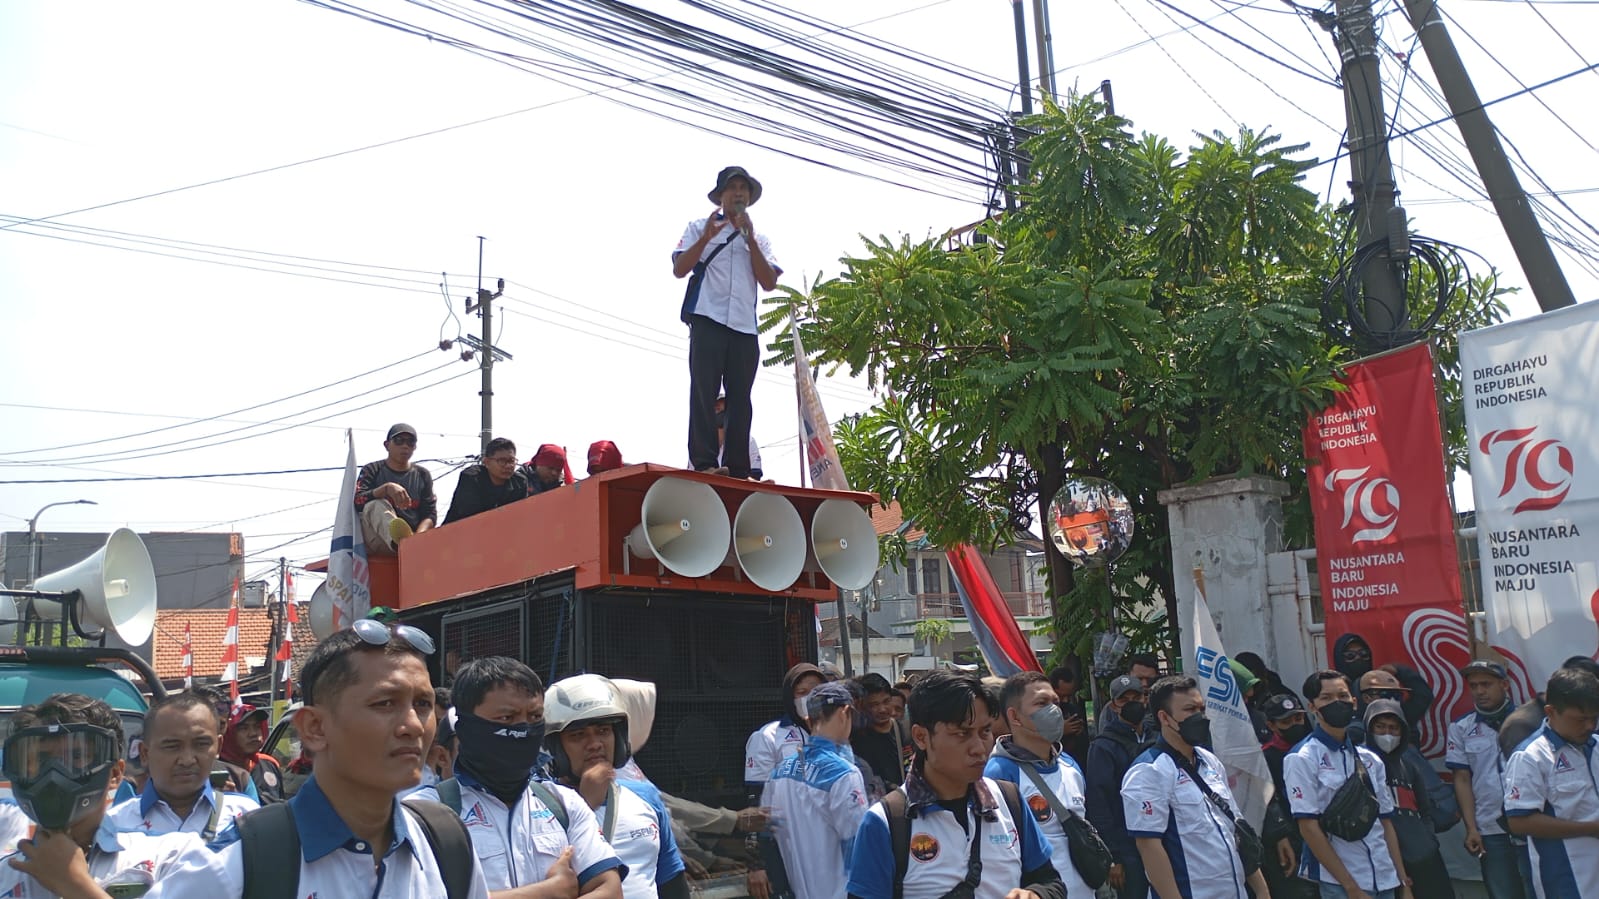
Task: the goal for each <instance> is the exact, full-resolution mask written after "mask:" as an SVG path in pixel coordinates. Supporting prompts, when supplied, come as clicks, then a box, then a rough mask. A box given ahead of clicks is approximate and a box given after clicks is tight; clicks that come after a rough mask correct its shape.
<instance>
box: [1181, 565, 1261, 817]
mask: <svg viewBox="0 0 1599 899" xmlns="http://www.w3.org/2000/svg"><path fill="white" fill-rule="evenodd" d="M1194 581H1195V584H1194V586H1195V590H1194V631H1193V638H1194V666H1193V669H1192V670H1193V672H1194V680H1197V681H1199V690H1200V692H1201V693H1203V694H1204V695H1205V711H1206V713H1207V714H1208V715H1209V716H1210V750H1211V751H1212V752H1214V753H1216V757H1217V758H1219V759H1221V762H1222V764H1223V765H1225V766H1226V768H1227V786H1228V788H1229V789H1231V790H1232V794H1233V798H1234V799H1236V800H1237V801H1238V806H1239V807H1238V808H1237V809H1235V810H1234V811H1237V812H1238V813H1240V814H1242V815H1243V816H1244V817H1245V818H1246V819H1247V820H1248V821H1249V823H1250V824H1251V825H1252V826H1253V827H1254V828H1255V832H1256V833H1260V826H1261V822H1262V821H1264V820H1265V818H1266V804H1267V803H1268V802H1270V801H1271V796H1272V794H1273V793H1274V792H1276V788H1275V787H1274V786H1273V785H1272V780H1271V769H1270V768H1268V767H1266V756H1265V754H1264V753H1262V752H1261V749H1260V740H1259V739H1258V738H1257V737H1256V736H1255V726H1254V724H1252V723H1250V720H1249V709H1248V707H1247V706H1246V705H1245V704H1244V691H1243V689H1242V688H1241V687H1240V686H1239V683H1238V681H1237V679H1235V678H1234V677H1233V670H1232V669H1231V668H1230V667H1228V665H1227V658H1228V656H1227V650H1226V649H1224V648H1222V645H1221V635H1220V634H1218V633H1217V632H1216V622H1215V621H1214V620H1212V619H1211V617H1210V604H1209V603H1208V602H1206V601H1205V587H1204V582H1203V579H1202V578H1201V577H1200V576H1199V573H1198V571H1197V569H1196V571H1195V577H1194Z"/></svg>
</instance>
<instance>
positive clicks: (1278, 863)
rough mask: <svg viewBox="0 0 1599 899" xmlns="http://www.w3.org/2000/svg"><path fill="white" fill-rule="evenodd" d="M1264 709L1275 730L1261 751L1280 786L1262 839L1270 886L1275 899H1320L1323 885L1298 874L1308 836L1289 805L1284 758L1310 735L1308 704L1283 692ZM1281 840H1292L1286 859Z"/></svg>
mask: <svg viewBox="0 0 1599 899" xmlns="http://www.w3.org/2000/svg"><path fill="white" fill-rule="evenodd" d="M1261 709H1262V711H1263V712H1264V714H1265V716H1266V729H1267V730H1269V731H1271V738H1270V739H1269V740H1267V741H1266V742H1265V744H1263V745H1262V746H1261V748H1260V749H1261V754H1262V755H1264V756H1265V757H1266V767H1267V768H1268V769H1270V770H1271V780H1272V783H1273V784H1275V785H1276V787H1277V790H1276V792H1275V793H1273V794H1272V797H1271V805H1270V806H1268V808H1267V811H1266V820H1265V824H1264V826H1263V827H1262V828H1261V839H1262V841H1263V842H1264V843H1265V845H1266V847H1267V850H1268V852H1267V854H1266V859H1265V861H1264V862H1263V868H1264V870H1265V874H1266V887H1267V888H1268V889H1269V890H1270V891H1271V895H1272V899H1317V897H1318V896H1320V895H1321V888H1320V887H1319V886H1317V885H1316V884H1313V883H1311V882H1310V881H1308V880H1305V879H1304V878H1302V877H1300V876H1299V874H1298V869H1299V857H1300V855H1301V854H1303V852H1304V848H1305V839H1304V837H1302V836H1300V834H1299V827H1298V826H1297V825H1295V824H1294V813H1293V809H1292V808H1290V807H1289V805H1288V788H1287V787H1284V786H1283V757H1284V756H1286V755H1287V754H1288V753H1289V752H1290V751H1292V750H1293V748H1294V746H1295V745H1296V744H1297V743H1298V742H1299V741H1300V740H1303V739H1304V738H1306V737H1308V736H1310V722H1309V720H1308V719H1307V718H1306V717H1305V704H1304V703H1302V702H1300V701H1299V695H1298V694H1297V693H1279V694H1277V695H1275V696H1273V697H1271V698H1270V699H1267V700H1266V702H1265V703H1264V704H1263V705H1262V706H1261ZM1281 840H1287V841H1288V852H1289V854H1288V856H1287V857H1286V858H1283V857H1281V855H1280V853H1278V852H1274V851H1272V850H1273V849H1274V848H1275V847H1277V845H1278V842H1279V841H1281ZM1274 856H1276V857H1275V858H1274ZM1274 862H1275V863H1274Z"/></svg>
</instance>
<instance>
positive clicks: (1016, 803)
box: [994, 780, 1025, 873]
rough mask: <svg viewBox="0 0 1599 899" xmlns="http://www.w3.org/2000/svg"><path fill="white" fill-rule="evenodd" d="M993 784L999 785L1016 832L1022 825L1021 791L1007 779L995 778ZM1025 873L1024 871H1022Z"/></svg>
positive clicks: (1018, 831)
mask: <svg viewBox="0 0 1599 899" xmlns="http://www.w3.org/2000/svg"><path fill="white" fill-rule="evenodd" d="M994 785H995V786H997V787H999V794H1000V795H1001V796H1003V797H1004V798H1005V807H1006V808H1008V809H1010V820H1011V823H1012V824H1015V825H1016V831H1017V833H1020V832H1021V827H1022V793H1021V790H1019V789H1017V787H1016V785H1015V784H1013V783H1011V782H1010V781H1008V780H996V781H994ZM1024 873H1025V872H1024Z"/></svg>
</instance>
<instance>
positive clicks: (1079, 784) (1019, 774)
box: [983, 738, 1094, 896]
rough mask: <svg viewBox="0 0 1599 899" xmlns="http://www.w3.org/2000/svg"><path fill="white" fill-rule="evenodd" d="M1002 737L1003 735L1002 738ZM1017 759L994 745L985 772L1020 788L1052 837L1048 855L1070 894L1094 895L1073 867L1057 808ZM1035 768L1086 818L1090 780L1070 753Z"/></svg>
mask: <svg viewBox="0 0 1599 899" xmlns="http://www.w3.org/2000/svg"><path fill="white" fill-rule="evenodd" d="M1002 739H1003V738H1002ZM1023 764H1028V763H1026V762H1018V761H1016V760H1015V759H1012V758H1009V757H1008V756H1006V755H1004V754H1002V753H1001V751H1000V748H999V745H998V744H996V745H995V746H994V756H993V757H992V758H990V759H989V760H988V767H987V768H985V769H984V770H983V773H984V774H986V775H988V776H989V777H991V778H993V779H994V780H1008V781H1010V782H1011V783H1013V784H1015V785H1016V789H1017V790H1019V791H1021V796H1022V805H1024V806H1026V808H1027V811H1028V812H1030V813H1031V814H1032V816H1033V820H1034V821H1036V822H1037V823H1038V828H1039V829H1040V830H1042V831H1043V832H1044V839H1046V840H1049V857H1050V860H1051V861H1052V862H1054V864H1055V870H1056V871H1058V872H1060V879H1061V883H1064V884H1065V885H1066V895H1068V896H1078V895H1082V896H1092V895H1093V894H1094V891H1093V890H1092V889H1090V888H1089V886H1088V883H1087V882H1086V881H1084V880H1083V878H1082V876H1081V875H1079V874H1078V873H1077V869H1076V868H1074V867H1072V853H1071V849H1070V848H1069V847H1068V846H1067V844H1066V825H1065V824H1064V823H1062V822H1061V820H1060V816H1059V815H1056V814H1055V809H1054V807H1053V806H1051V805H1050V804H1049V800H1048V799H1046V798H1045V797H1044V795H1043V794H1042V793H1040V792H1039V791H1038V787H1036V786H1034V785H1033V779H1032V778H1031V777H1028V776H1027V774H1026V773H1025V772H1023V771H1022V770H1021V767H1020V766H1021V765H1023ZM1033 770H1034V771H1036V772H1038V776H1039V777H1040V778H1041V779H1042V780H1043V781H1044V784H1045V786H1047V787H1049V789H1050V792H1052V793H1054V794H1055V797H1056V798H1057V799H1059V800H1060V802H1061V805H1064V806H1066V809H1067V810H1068V811H1071V812H1075V813H1076V814H1077V816H1078V817H1079V818H1083V819H1084V820H1087V818H1088V805H1087V802H1086V801H1085V800H1084V798H1083V797H1084V794H1085V792H1086V791H1087V788H1088V784H1087V781H1086V780H1085V779H1084V777H1083V769H1081V768H1079V767H1077V762H1076V761H1074V760H1073V759H1072V757H1071V756H1069V755H1066V754H1064V753H1061V754H1059V755H1057V756H1056V758H1055V761H1054V762H1052V763H1050V764H1049V765H1048V766H1044V765H1034V766H1033Z"/></svg>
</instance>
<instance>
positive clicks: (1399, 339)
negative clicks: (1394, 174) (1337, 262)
mask: <svg viewBox="0 0 1599 899" xmlns="http://www.w3.org/2000/svg"><path fill="white" fill-rule="evenodd" d="M1399 218H1400V219H1401V220H1402V219H1403V216H1402V215H1401V216H1399ZM1470 252H1471V251H1469V250H1465V249H1463V248H1461V247H1458V246H1455V245H1454V244H1451V243H1445V242H1444V241H1441V240H1434V239H1432V238H1430V237H1423V236H1422V235H1419V234H1413V235H1409V236H1408V237H1407V238H1399V239H1397V240H1377V241H1372V242H1371V243H1368V244H1366V245H1365V246H1362V247H1360V248H1359V249H1357V250H1356V251H1355V252H1354V253H1353V254H1351V255H1350V256H1349V258H1348V259H1346V260H1344V264H1343V265H1342V266H1339V268H1338V273H1337V274H1335V275H1334V276H1333V278H1332V280H1331V281H1329V282H1328V283H1327V287H1326V289H1325V290H1324V291H1323V293H1322V299H1321V313H1322V323H1323V326H1324V327H1326V328H1327V330H1328V331H1330V332H1332V333H1333V335H1334V336H1335V337H1339V338H1344V339H1348V338H1353V342H1354V344H1355V345H1356V346H1358V347H1361V348H1362V349H1364V350H1367V351H1373V352H1376V351H1382V350H1389V349H1393V348H1394V347H1399V346H1404V345H1405V344H1408V343H1415V342H1416V341H1418V340H1423V339H1425V338H1427V337H1428V336H1430V335H1431V334H1432V333H1434V332H1435V331H1437V330H1446V331H1447V330H1450V329H1451V327H1452V324H1451V323H1450V322H1448V321H1445V316H1447V315H1448V314H1449V310H1450V308H1451V299H1452V298H1453V297H1454V295H1455V293H1456V292H1457V291H1460V290H1464V291H1467V292H1468V296H1467V297H1466V298H1465V302H1464V304H1462V305H1461V306H1460V307H1459V308H1463V309H1469V308H1471V306H1472V305H1473V304H1474V303H1475V302H1477V301H1478V300H1480V299H1481V298H1482V297H1481V295H1480V294H1479V295H1475V296H1474V295H1471V293H1472V292H1473V291H1476V290H1477V287H1476V282H1475V281H1473V280H1472V277H1471V267H1470V266H1469V265H1468V264H1467V260H1466V254H1468V253H1470ZM1471 255H1476V254H1471ZM1376 266H1384V267H1386V268H1387V269H1388V270H1389V272H1390V273H1391V276H1392V277H1393V278H1394V280H1395V281H1396V282H1397V283H1398V286H1399V293H1400V298H1401V301H1402V302H1403V307H1402V309H1401V310H1398V311H1399V313H1400V314H1399V315H1398V321H1397V322H1396V324H1397V325H1398V327H1396V328H1390V329H1382V328H1378V327H1375V326H1373V325H1372V323H1371V318H1370V316H1369V315H1368V314H1367V312H1366V306H1367V299H1366V297H1367V291H1366V283H1367V278H1368V277H1382V274H1381V273H1380V272H1373V271H1372V269H1373V268H1374V267H1376ZM1440 325H1441V326H1442V327H1441V328H1440Z"/></svg>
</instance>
